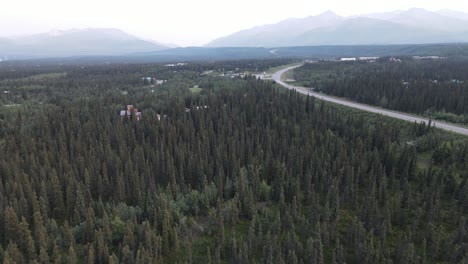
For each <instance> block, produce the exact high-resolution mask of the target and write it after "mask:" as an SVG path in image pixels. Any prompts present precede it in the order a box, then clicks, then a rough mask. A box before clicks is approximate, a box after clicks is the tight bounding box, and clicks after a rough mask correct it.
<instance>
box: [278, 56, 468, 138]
mask: <svg viewBox="0 0 468 264" xmlns="http://www.w3.org/2000/svg"><path fill="white" fill-rule="evenodd" d="M300 66H301V65H299V66H292V67H288V68H285V69H282V70H280V71H277V72H276V73H274V74H273V75H272V79H273V80H274V81H275V82H276V83H278V84H280V85H282V86H284V87H285V88H287V89H290V90H295V91H296V92H298V93H301V94H305V95H310V96H313V97H316V98H318V99H321V100H324V101H327V102H332V103H335V104H340V105H344V106H348V107H352V108H355V109H359V110H363V111H367V112H371V113H376V114H381V115H384V116H389V117H393V118H398V119H401V120H405V121H409V122H417V123H421V122H424V123H426V124H427V123H428V122H429V119H427V118H423V117H419V116H414V115H410V114H406V113H401V112H396V111H392V110H386V109H382V108H378V107H374V106H369V105H365V104H360V103H356V102H352V101H349V100H346V99H342V98H337V97H333V96H329V95H324V94H322V93H317V92H313V91H311V90H309V89H308V88H305V87H298V86H294V85H290V84H287V83H285V82H283V81H282V80H281V76H282V75H283V74H284V73H285V72H288V71H290V70H292V69H295V68H298V67H300ZM432 124H433V125H434V126H435V127H437V128H440V129H444V130H447V131H451V132H455V133H458V134H463V135H468V128H465V127H461V126H457V125H452V124H449V123H445V122H440V121H434V120H432Z"/></svg>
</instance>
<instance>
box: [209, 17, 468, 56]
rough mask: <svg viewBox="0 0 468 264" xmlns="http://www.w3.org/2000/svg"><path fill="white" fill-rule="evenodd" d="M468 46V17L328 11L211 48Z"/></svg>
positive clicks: (234, 37) (244, 34)
mask: <svg viewBox="0 0 468 264" xmlns="http://www.w3.org/2000/svg"><path fill="white" fill-rule="evenodd" d="M453 42H468V14H465V13H461V12H457V11H450V10H441V11H438V12H430V11H427V10H424V9H420V8H413V9H410V10H407V11H394V12H388V13H377V14H368V15H360V16H353V17H342V16H338V15H337V14H335V13H333V12H331V11H328V12H325V13H323V14H320V15H318V16H311V17H306V18H302V19H287V20H284V21H282V22H279V23H277V24H272V25H265V26H259V27H255V28H251V29H246V30H242V31H239V32H237V33H234V34H232V35H228V36H225V37H222V38H219V39H216V40H214V41H212V42H210V43H208V44H207V45H206V46H208V47H229V46H236V47H285V46H316V45H375V44H380V45H381V44H422V43H453Z"/></svg>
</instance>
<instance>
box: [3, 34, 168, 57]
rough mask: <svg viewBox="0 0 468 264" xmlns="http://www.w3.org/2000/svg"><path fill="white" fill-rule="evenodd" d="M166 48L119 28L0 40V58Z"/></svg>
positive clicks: (116, 53) (112, 52)
mask: <svg viewBox="0 0 468 264" xmlns="http://www.w3.org/2000/svg"><path fill="white" fill-rule="evenodd" d="M168 48H169V47H167V46H165V45H163V44H160V43H157V42H155V41H147V40H143V39H140V38H137V37H135V36H132V35H130V34H127V33H125V32H123V31H121V30H118V29H106V28H91V29H79V30H75V29H74V30H66V31H52V32H48V33H43V34H35V35H30V36H22V37H15V38H0V59H5V58H6V57H8V58H9V59H10V60H11V59H23V58H46V57H70V56H97V55H99V56H103V55H104V56H108V55H122V54H128V53H133V52H145V51H158V50H163V49H168Z"/></svg>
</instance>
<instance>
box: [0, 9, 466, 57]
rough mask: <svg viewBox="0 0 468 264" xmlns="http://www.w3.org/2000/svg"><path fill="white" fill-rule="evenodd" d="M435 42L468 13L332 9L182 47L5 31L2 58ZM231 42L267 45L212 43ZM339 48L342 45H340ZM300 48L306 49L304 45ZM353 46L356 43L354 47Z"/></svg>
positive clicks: (121, 37) (93, 33)
mask: <svg viewBox="0 0 468 264" xmlns="http://www.w3.org/2000/svg"><path fill="white" fill-rule="evenodd" d="M435 43H437V44H445V43H468V14H466V13H463V12H458V11H452V10H440V11H437V12H431V11H427V10H425V9H420V8H413V9H409V10H398V11H393V12H387V13H374V14H366V15H359V16H350V17H344V16H339V15H337V14H335V13H333V12H332V11H327V12H325V13H323V14H320V15H317V16H310V17H306V18H291V19H287V20H284V21H281V22H279V23H277V24H271V25H264V26H258V27H254V28H251V29H246V30H242V31H239V32H236V33H234V34H231V35H228V36H225V37H222V38H219V39H216V40H213V41H212V42H210V43H208V44H207V45H205V47H203V48H177V46H176V45H173V44H162V43H159V42H156V41H153V40H147V39H141V38H138V37H136V36H133V35H130V34H128V33H125V32H123V31H121V30H119V29H112V28H89V29H73V30H64V31H52V32H48V33H42V34H34V35H29V36H21V37H9V38H1V37H0V61H1V60H4V59H5V58H8V59H9V60H18V59H41V58H64V57H89V56H106V57H109V56H125V57H126V58H128V57H129V56H136V57H139V58H142V57H144V56H149V57H151V58H157V59H158V60H162V59H163V58H164V59H165V60H166V59H169V58H179V59H183V58H187V59H193V58H198V59H203V58H205V57H206V58H244V57H249V56H253V54H255V56H254V57H275V56H276V57H278V56H286V54H289V53H284V47H303V46H323V47H325V46H342V45H346V46H358V45H395V44H398V45H400V44H435ZM226 47H228V48H231V47H234V48H235V47H237V48H239V47H240V48H260V47H264V48H265V49H207V48H226ZM280 49H281V51H283V52H280ZM326 49H328V48H326ZM335 49H336V50H338V51H340V52H341V51H342V49H340V48H333V50H335ZM366 49H367V48H366ZM379 49H380V48H379ZM386 49H387V48H384V50H386ZM299 50H300V52H299V53H301V54H302V52H303V50H302V49H299ZM348 50H355V48H354V47H350V48H349V49H348ZM314 51H318V50H316V49H314ZM195 53H196V54H195ZM241 53H242V54H241ZM296 53H297V50H294V52H293V53H292V54H296ZM323 53H326V51H324V50H322V49H320V51H319V52H318V53H317V54H323ZM335 53H336V52H335ZM142 54H143V55H142ZM314 54H315V53H314ZM339 54H341V53H339Z"/></svg>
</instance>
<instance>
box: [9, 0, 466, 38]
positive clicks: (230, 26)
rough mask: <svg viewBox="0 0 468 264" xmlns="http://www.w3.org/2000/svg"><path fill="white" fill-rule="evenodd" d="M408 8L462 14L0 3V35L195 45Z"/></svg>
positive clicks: (366, 7)
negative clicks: (87, 33)
mask: <svg viewBox="0 0 468 264" xmlns="http://www.w3.org/2000/svg"><path fill="white" fill-rule="evenodd" d="M412 7H418V8H425V9H427V10H430V11H436V10H440V9H451V10H455V11H462V12H467V13H468V1H466V0H444V1H440V0H385V1H382V0H328V1H323V0H287V1H278V0H274V1H273V0H268V1H267V0H235V1H226V0H164V1H163V0H1V1H0V10H1V14H0V37H6V36H14V35H27V34H33V33H42V32H49V31H52V30H66V29H80V28H118V29H121V30H123V31H125V32H128V33H130V34H133V35H135V36H138V37H141V38H145V39H151V40H155V41H159V42H162V43H172V44H177V45H179V46H201V45H204V44H206V43H208V42H209V41H211V40H213V39H216V38H218V37H222V36H225V35H229V34H231V33H234V32H237V31H239V30H242V29H246V28H251V27H254V26H260V25H265V24H272V23H277V22H279V21H281V20H284V19H288V18H301V17H307V16H312V15H317V14H320V13H323V12H325V11H327V10H332V11H333V12H335V13H337V14H338V15H342V16H351V15H358V14H367V13H374V12H387V11H394V10H406V9H409V8H412Z"/></svg>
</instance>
